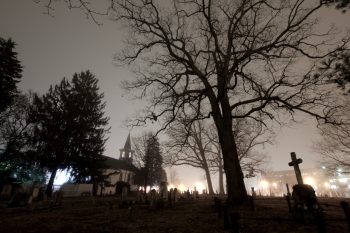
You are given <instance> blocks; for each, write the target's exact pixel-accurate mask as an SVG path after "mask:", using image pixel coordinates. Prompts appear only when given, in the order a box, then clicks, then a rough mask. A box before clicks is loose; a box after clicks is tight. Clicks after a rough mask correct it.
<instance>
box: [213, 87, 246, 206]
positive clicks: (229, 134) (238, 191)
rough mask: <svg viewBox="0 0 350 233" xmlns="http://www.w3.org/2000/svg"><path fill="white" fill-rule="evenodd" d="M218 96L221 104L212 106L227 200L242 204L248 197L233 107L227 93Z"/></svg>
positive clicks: (214, 103) (215, 103)
mask: <svg viewBox="0 0 350 233" xmlns="http://www.w3.org/2000/svg"><path fill="white" fill-rule="evenodd" d="M218 96H220V102H219V104H218V103H217V102H216V101H213V100H211V106H212V114H213V118H214V122H215V125H216V128H217V130H218V136H219V142H220V146H221V151H222V158H223V161H224V169H225V173H226V186H227V187H226V190H227V195H228V197H227V198H228V202H231V203H232V204H241V203H242V202H244V201H245V200H246V199H247V197H248V196H247V190H246V188H245V185H244V176H243V172H242V168H241V165H240V163H239V159H238V152H237V147H236V143H235V138H234V135H233V128H232V114H231V107H230V103H229V98H228V96H227V93H220V92H219V93H218Z"/></svg>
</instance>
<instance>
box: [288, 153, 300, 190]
mask: <svg viewBox="0 0 350 233" xmlns="http://www.w3.org/2000/svg"><path fill="white" fill-rule="evenodd" d="M290 157H291V158H292V161H291V162H289V163H288V165H289V166H291V167H292V166H293V168H294V172H295V176H296V177H297V182H298V184H303V177H302V176H301V172H300V168H299V164H300V163H302V162H303V160H302V159H300V158H299V159H297V156H296V154H295V152H291V153H290Z"/></svg>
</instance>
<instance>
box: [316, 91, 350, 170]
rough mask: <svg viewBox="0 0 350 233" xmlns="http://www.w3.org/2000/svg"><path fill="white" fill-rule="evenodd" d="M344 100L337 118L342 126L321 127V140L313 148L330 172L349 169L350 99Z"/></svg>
mask: <svg viewBox="0 0 350 233" xmlns="http://www.w3.org/2000/svg"><path fill="white" fill-rule="evenodd" d="M344 98H345V100H344V111H343V114H342V115H340V116H339V117H340V118H341V120H342V122H343V124H341V125H321V126H320V127H319V129H320V132H321V140H319V141H318V142H317V143H316V144H315V146H314V148H315V150H316V151H317V152H318V153H320V154H321V155H322V160H323V161H322V163H323V164H324V165H325V166H326V167H327V168H328V170H329V171H331V172H334V171H336V170H337V169H339V168H345V169H347V170H349V169H350V116H349V112H350V99H348V98H347V97H344Z"/></svg>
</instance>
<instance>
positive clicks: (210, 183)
mask: <svg viewBox="0 0 350 233" xmlns="http://www.w3.org/2000/svg"><path fill="white" fill-rule="evenodd" d="M203 169H204V171H205V177H206V178H207V184H208V191H209V194H210V195H213V194H214V189H213V183H212V182H211V176H210V171H209V168H208V166H207V167H205V168H203ZM198 191H200V190H198Z"/></svg>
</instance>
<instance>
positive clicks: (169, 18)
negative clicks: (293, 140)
mask: <svg viewBox="0 0 350 233" xmlns="http://www.w3.org/2000/svg"><path fill="white" fill-rule="evenodd" d="M49 2H52V1H49ZM68 2H70V1H68ZM78 2H83V1H78ZM84 2H85V1H84ZM170 2H171V3H172V4H171V6H170V5H168V4H167V3H168V2H167V3H164V1H156V0H154V1H153V0H112V1H111V5H110V8H109V9H108V13H109V15H110V16H111V17H114V19H115V20H116V21H118V22H121V23H123V24H124V25H125V26H126V27H127V28H128V29H129V30H130V35H129V37H128V40H127V42H126V43H127V45H128V46H126V47H125V49H124V51H123V52H122V53H121V54H120V55H119V56H117V60H118V61H119V62H122V63H124V64H128V65H135V67H134V71H135V74H136V75H137V78H136V80H135V81H132V82H129V83H126V84H125V88H126V89H127V90H132V91H135V90H139V93H138V94H139V97H140V98H144V97H146V96H147V97H148V100H150V105H149V106H147V108H146V109H145V111H144V115H142V116H140V117H139V118H138V119H136V121H135V122H131V124H133V125H140V124H144V123H146V122H147V121H148V120H151V121H156V120H159V121H161V120H162V121H161V122H162V123H163V124H162V126H161V130H162V129H165V128H167V127H169V125H171V124H172V122H174V120H175V119H176V118H177V115H178V114H179V113H180V112H182V111H186V108H187V106H188V104H189V103H191V104H194V105H195V106H196V107H197V114H196V115H195V116H194V117H193V119H192V122H195V121H197V120H201V119H203V118H206V117H212V118H213V120H214V122H215V126H216V128H217V131H218V137H219V142H220V147H221V151H222V154H223V161H224V169H225V174H226V178H227V190H228V198H229V199H230V200H232V201H237V202H241V201H243V200H244V199H246V197H247V192H246V189H245V185H244V181H243V178H244V177H243V172H242V169H241V166H240V163H239V154H238V151H237V146H236V140H235V136H234V132H233V127H232V126H233V123H232V120H233V119H240V118H251V119H256V120H257V121H259V117H257V116H259V115H265V116H268V117H270V118H271V120H276V119H277V118H276V115H278V114H280V113H285V112H287V113H289V114H290V115H291V116H293V114H294V113H295V112H297V111H300V112H303V113H305V114H308V115H311V116H313V117H315V118H316V119H317V120H318V121H324V122H328V123H336V122H335V121H334V118H333V114H334V111H336V110H337V106H335V105H334V100H333V99H332V98H331V95H332V93H331V90H327V89H324V88H323V87H322V84H323V83H324V82H325V78H322V77H315V76H314V75H311V74H312V73H313V71H314V63H315V62H316V61H317V60H318V59H321V58H326V57H327V56H329V55H331V54H333V53H335V52H338V51H340V50H343V49H345V48H346V47H347V45H348V42H349V38H348V37H346V38H340V39H335V38H337V37H336V36H335V32H334V30H333V28H330V29H327V30H325V31H317V30H320V29H319V28H318V27H317V24H318V20H317V19H316V18H315V15H316V14H317V12H318V10H319V9H321V8H322V7H323V5H325V4H326V3H327V2H328V1H306V0H292V1H273V0H271V1H269V0H240V1H231V0H216V1H212V0H172V1H170ZM80 8H81V9H83V10H85V11H86V12H88V13H89V12H90V11H89V8H85V6H84V5H82V6H80ZM208 104H209V106H210V108H207V105H208ZM189 127H190V124H189V125H188V128H189Z"/></svg>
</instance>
